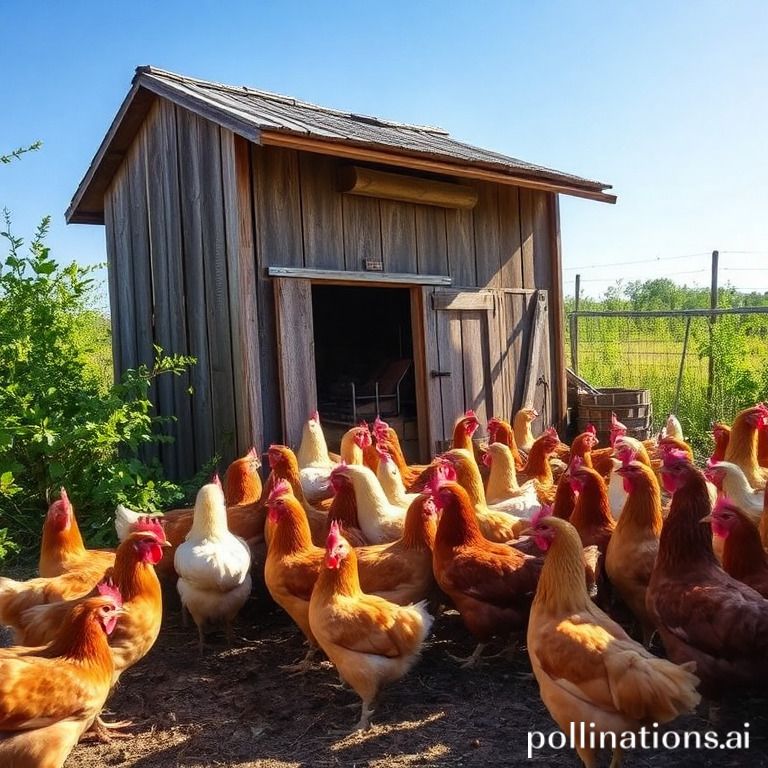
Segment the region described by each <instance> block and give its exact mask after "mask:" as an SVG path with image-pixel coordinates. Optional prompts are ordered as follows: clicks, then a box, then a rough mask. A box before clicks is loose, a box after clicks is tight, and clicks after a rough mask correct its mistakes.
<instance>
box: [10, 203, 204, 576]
mask: <svg viewBox="0 0 768 768" xmlns="http://www.w3.org/2000/svg"><path fill="white" fill-rule="evenodd" d="M5 223H6V227H5V231H4V232H2V233H0V234H1V235H2V237H4V238H5V239H6V240H7V242H8V244H9V252H8V255H7V257H6V258H5V260H4V262H2V264H1V265H0V561H1V560H2V559H3V558H4V557H6V556H7V555H8V554H9V553H11V552H14V551H18V550H19V549H20V550H21V551H22V553H23V552H25V551H28V550H32V549H34V548H36V547H37V546H38V544H39V538H40V528H41V523H42V517H43V514H44V512H45V509H46V506H47V499H49V498H51V497H52V496H53V497H55V496H56V494H57V493H58V490H59V488H60V487H61V486H65V487H66V488H67V491H68V493H69V495H70V498H71V499H72V501H73V503H74V505H75V508H76V510H77V514H78V520H79V522H80V526H81V529H82V530H83V533H84V535H85V536H86V538H87V539H89V540H90V541H91V542H92V543H97V544H98V543H103V542H105V541H107V540H109V539H110V538H111V537H112V535H113V532H112V527H111V516H112V513H113V511H114V507H115V504H116V503H117V502H123V503H126V504H130V505H133V506H135V507H136V508H138V509H142V510H147V511H155V510H159V509H161V508H162V507H167V506H168V505H169V504H171V503H173V502H175V501H177V500H178V499H180V498H181V497H182V495H183V494H182V490H181V489H180V488H179V486H177V485H175V484H174V483H171V482H169V481H167V480H166V479H164V477H163V473H162V468H161V466H160V464H159V463H158V462H157V461H152V462H147V461H145V460H143V458H142V456H143V455H144V454H143V449H146V447H148V446H150V445H152V444H153V443H159V442H162V441H165V440H168V439H170V438H167V437H163V436H161V435H160V434H159V433H160V430H159V423H160V421H161V419H160V418H159V417H158V416H157V415H155V414H154V412H153V406H152V403H151V401H150V399H149V394H150V389H151V387H152V385H153V382H154V381H155V379H156V378H157V377H158V376H162V375H174V374H180V373H181V372H182V371H184V370H185V368H186V367H187V366H188V365H190V364H192V363H194V359H192V358H189V357H182V356H167V355H165V354H164V353H163V351H162V350H161V349H159V348H156V359H155V362H154V365H153V366H152V368H149V367H147V366H140V367H138V368H137V369H135V370H129V371H127V372H126V373H125V375H124V377H123V380H122V381H121V382H119V383H117V384H112V382H111V378H112V377H111V368H112V366H111V359H110V358H109V355H108V349H109V347H108V341H109V325H108V321H107V320H106V318H104V317H103V315H100V314H99V313H98V312H95V311H94V310H93V308H92V306H91V305H92V302H93V295H94V291H95V288H94V280H93V272H94V270H95V267H82V266H78V265H77V264H70V265H69V266H61V265H59V264H58V263H57V262H56V261H54V260H53V258H52V257H51V255H50V251H49V249H48V247H46V245H45V242H44V240H45V235H46V233H47V229H48V219H45V220H44V221H43V223H42V224H41V225H40V227H39V229H38V231H37V233H36V235H35V237H34V239H33V240H32V243H31V245H30V247H29V251H28V253H27V254H26V255H23V254H22V246H23V242H22V240H21V239H20V238H17V237H15V236H14V235H13V234H12V233H11V229H10V220H9V217H8V214H7V212H6V214H5Z"/></svg>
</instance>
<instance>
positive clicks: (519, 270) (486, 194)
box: [251, 146, 562, 441]
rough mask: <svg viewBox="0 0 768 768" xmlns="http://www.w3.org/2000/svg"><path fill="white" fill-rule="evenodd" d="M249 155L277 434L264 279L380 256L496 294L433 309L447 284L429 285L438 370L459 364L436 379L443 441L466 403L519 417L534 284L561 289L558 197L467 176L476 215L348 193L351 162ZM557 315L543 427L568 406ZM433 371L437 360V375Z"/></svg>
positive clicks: (266, 383) (432, 386) (286, 153)
mask: <svg viewBox="0 0 768 768" xmlns="http://www.w3.org/2000/svg"><path fill="white" fill-rule="evenodd" d="M251 157H252V165H251V172H252V180H253V195H252V199H253V205H254V215H253V218H254V222H255V229H256V231H255V242H256V243H257V247H256V252H257V253H256V258H257V264H258V270H257V283H258V285H259V288H258V295H259V308H260V309H259V327H260V329H261V331H262V333H261V342H262V346H261V350H260V361H261V366H262V371H263V372H264V373H263V376H262V382H263V386H262V394H263V405H264V430H265V437H266V439H267V441H273V440H280V439H283V432H282V426H283V425H282V422H281V414H280V411H279V404H280V403H281V401H282V400H283V398H282V394H283V393H281V392H280V391H278V382H279V380H280V379H279V376H278V369H279V365H278V361H279V359H280V358H279V356H278V340H277V339H276V337H275V333H276V328H275V311H276V310H275V306H274V290H273V287H272V286H271V285H270V283H271V280H270V279H269V278H268V277H266V276H265V270H266V268H267V267H270V266H287V267H307V268H320V269H329V270H344V271H359V270H361V269H363V268H364V266H363V262H364V260H365V259H375V260H381V261H382V262H383V268H384V271H385V272H397V273H406V274H408V273H412V274H416V275H420V274H430V275H450V276H451V277H452V279H453V285H454V287H455V288H464V289H474V290H493V291H495V292H497V293H496V294H495V295H496V299H495V304H494V310H493V312H492V313H491V314H490V315H488V316H486V313H485V312H481V313H477V312H467V311H462V312H458V311H456V312H454V311H448V312H439V313H437V314H436V315H435V316H432V315H431V314H430V313H431V312H432V309H431V304H430V300H429V295H431V294H432V293H433V292H435V291H437V292H439V289H435V291H433V290H432V289H428V290H427V291H426V295H427V301H426V309H425V310H424V311H425V312H426V313H427V314H426V316H425V317H424V319H423V320H424V327H425V329H426V330H425V333H428V334H432V335H434V340H433V341H432V340H430V339H426V344H427V349H428V350H429V348H434V349H435V350H438V349H439V350H440V351H441V355H442V359H436V360H435V361H434V362H435V369H437V370H439V369H440V368H446V369H448V368H450V369H451V370H452V371H454V372H452V374H451V377H445V378H442V379H435V380H433V381H427V383H426V384H427V390H428V392H429V393H430V394H429V401H430V408H432V409H433V410H435V411H436V412H435V413H432V414H430V416H429V421H430V433H431V434H432V436H433V437H434V438H435V439H436V440H442V439H444V438H446V437H447V436H449V435H450V431H451V428H452V424H453V419H454V417H455V415H456V413H457V412H458V411H459V410H464V409H465V408H471V407H474V408H475V410H477V411H478V413H479V414H480V417H481V421H484V420H485V417H486V416H488V417H490V416H491V415H492V414H493V413H495V414H501V415H504V416H506V417H510V416H511V415H512V413H513V412H514V410H516V409H517V408H519V407H521V405H522V398H523V392H524V389H525V383H526V374H527V371H526V366H527V364H528V357H529V343H530V336H531V331H532V327H533V321H534V307H533V299H534V291H535V290H536V289H539V290H543V291H545V292H546V295H545V298H544V300H545V301H548V298H547V297H548V296H552V295H554V294H558V295H559V292H560V285H559V279H558V280H557V283H555V282H554V281H553V269H552V259H553V252H552V251H553V237H552V232H553V230H552V221H551V208H552V200H553V199H554V195H552V194H550V193H545V192H536V191H532V190H525V189H519V188H517V187H504V186H499V185H495V184H491V183H484V182H467V181H466V180H462V183H464V184H471V185H473V186H474V187H475V188H476V189H477V191H478V203H477V205H476V206H475V208H474V209H472V210H469V211H467V210H447V209H443V208H438V207H434V206H427V205H418V204H412V203H403V202H395V201H389V200H377V199H375V198H364V197H358V196H355V195H344V194H342V193H340V192H338V182H337V177H338V170H339V168H340V167H341V166H343V165H344V164H345V161H343V160H336V159H334V158H330V157H327V156H320V155H313V154H309V153H298V152H296V151H295V150H287V149H277V148H273V147H258V146H253V147H251ZM555 318H556V315H554V314H553V313H552V312H550V315H549V325H548V327H547V329H546V338H545V339H544V344H545V347H544V348H545V351H546V354H543V355H541V359H540V360H539V361H538V366H539V370H538V371H537V372H536V373H535V375H534V397H533V399H534V403H535V404H536V407H537V408H539V410H540V411H542V413H543V418H542V419H541V420H540V421H539V423H538V424H537V425H536V426H537V427H541V426H543V425H546V424H547V423H550V422H552V421H557V420H558V417H559V413H560V409H561V404H560V403H559V394H558V393H559V391H560V387H559V384H558V383H557V382H556V381H553V375H555V374H556V372H557V370H558V365H560V364H561V360H562V355H558V352H557V350H555V349H552V348H551V345H550V344H549V339H551V338H555V337H556V333H555V323H556V319H555ZM430 370H431V369H430V366H429V365H428V366H427V375H429V373H430ZM457 371H458V372H459V373H457ZM539 378H541V382H540V383H539V384H535V382H536V381H538V380H539ZM435 398H436V399H435ZM553 398H554V400H553ZM434 404H437V405H436V407H433V406H434ZM308 406H309V404H304V403H301V404H300V407H301V408H302V409H306V408H307V407H308ZM288 421H290V422H291V423H293V421H296V417H295V416H291V417H290V418H289V419H288ZM291 437H295V433H294V431H293V430H291Z"/></svg>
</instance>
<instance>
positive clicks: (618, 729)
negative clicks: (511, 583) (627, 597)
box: [527, 517, 700, 768]
mask: <svg viewBox="0 0 768 768" xmlns="http://www.w3.org/2000/svg"><path fill="white" fill-rule="evenodd" d="M533 534H534V536H535V538H536V539H537V541H538V542H539V545H540V546H541V547H542V549H546V550H548V551H547V555H546V558H545V561H544V568H543V569H542V571H541V576H540V578H539V583H538V588H537V590H536V597H535V599H534V601H533V606H532V608H531V616H530V622H529V624H528V638H527V645H528V655H529V657H530V660H531V666H532V667H533V673H534V675H535V676H536V680H537V681H538V683H539V691H540V693H541V698H542V701H543V702H544V704H545V706H546V707H547V709H548V710H549V713H550V715H552V718H553V719H554V720H555V722H556V723H557V724H558V726H559V727H560V729H561V730H562V731H563V732H569V731H570V729H571V726H572V724H575V726H576V730H577V731H578V724H580V723H584V724H587V723H588V724H589V730H591V731H594V732H595V733H597V734H615V736H614V738H615V742H614V746H615V747H618V745H619V740H620V738H621V735H622V733H625V732H631V731H637V730H639V728H640V727H641V726H643V725H650V724H651V723H654V722H656V723H667V722H669V721H671V720H674V719H675V718H676V717H677V716H678V715H681V714H683V713H685V712H689V711H691V710H692V709H693V708H694V707H695V706H696V705H697V704H698V702H699V700H700V696H699V694H698V693H697V692H696V686H697V683H698V680H697V678H696V676H695V675H694V674H693V673H694V671H695V664H690V663H689V664H686V665H684V666H677V665H676V664H673V663H671V662H669V661H666V660H664V659H658V658H656V657H655V656H653V655H652V654H650V653H649V652H648V651H646V650H645V648H643V647H642V646H641V645H640V644H639V643H636V642H635V641H634V640H632V639H631V638H630V637H629V636H628V635H627V633H626V632H625V631H624V630H623V629H622V628H621V626H620V625H619V624H617V623H616V622H615V621H613V620H612V619H611V618H610V617H609V616H607V615H606V614H605V613H603V611H601V610H600V609H599V608H598V607H597V606H596V605H595V604H594V603H593V602H592V600H590V598H589V595H588V594H587V590H586V588H585V585H584V576H583V559H582V558H583V554H582V548H581V541H580V538H579V534H578V533H577V531H576V530H575V528H574V527H573V526H572V525H570V523H568V522H566V521H565V520H559V519H557V518H554V517H544V518H543V519H541V520H539V521H537V523H536V524H535V525H534V527H533ZM609 743H610V742H609ZM576 751H577V752H578V754H579V757H580V758H581V759H582V761H583V763H584V765H585V767H586V768H595V767H596V766H597V754H596V751H595V749H594V748H593V747H592V745H590V744H589V742H588V740H587V741H586V743H583V744H578V745H577V746H576ZM620 763H621V750H620V749H618V748H615V749H614V754H613V761H612V762H611V766H613V768H617V767H618V766H619V765H620Z"/></svg>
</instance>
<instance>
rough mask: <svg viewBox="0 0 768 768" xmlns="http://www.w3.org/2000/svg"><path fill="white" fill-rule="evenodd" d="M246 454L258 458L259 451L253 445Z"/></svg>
mask: <svg viewBox="0 0 768 768" xmlns="http://www.w3.org/2000/svg"><path fill="white" fill-rule="evenodd" d="M245 455H246V457H247V458H249V459H258V458H259V452H258V451H257V450H256V446H255V445H252V446H251V449H250V450H249V451H248V453H246V454H245Z"/></svg>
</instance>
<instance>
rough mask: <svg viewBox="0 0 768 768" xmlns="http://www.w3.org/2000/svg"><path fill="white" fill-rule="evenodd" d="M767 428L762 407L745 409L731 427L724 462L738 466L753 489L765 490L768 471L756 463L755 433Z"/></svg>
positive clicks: (767, 413) (766, 420) (766, 418)
mask: <svg viewBox="0 0 768 768" xmlns="http://www.w3.org/2000/svg"><path fill="white" fill-rule="evenodd" d="M767 427H768V409H767V408H766V407H765V406H764V405H762V404H759V405H755V406H753V407H752V408H746V409H745V410H743V411H741V413H739V414H738V416H736V418H735V419H734V420H733V424H732V425H731V437H730V439H729V440H728V448H727V449H726V451H725V460H726V461H730V462H732V463H733V464H738V465H739V466H740V467H741V469H742V471H743V472H744V474H745V475H746V478H747V482H748V483H749V484H750V485H751V486H752V487H753V488H759V489H763V488H765V484H766V479H767V478H768V469H765V468H763V467H761V466H760V465H759V463H758V461H757V432H758V430H762V429H766V428H767Z"/></svg>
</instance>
